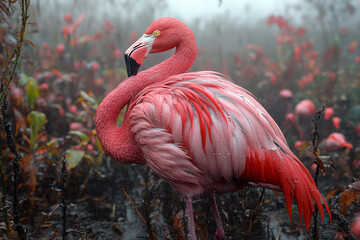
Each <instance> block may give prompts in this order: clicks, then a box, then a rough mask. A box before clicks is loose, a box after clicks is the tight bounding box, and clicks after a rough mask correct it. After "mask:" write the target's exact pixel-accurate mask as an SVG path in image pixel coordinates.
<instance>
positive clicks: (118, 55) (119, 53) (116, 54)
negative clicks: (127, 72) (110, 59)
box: [114, 49, 121, 59]
mask: <svg viewBox="0 0 360 240" xmlns="http://www.w3.org/2000/svg"><path fill="white" fill-rule="evenodd" d="M114 55H115V59H120V58H121V50H120V49H116V50H115V52H114Z"/></svg>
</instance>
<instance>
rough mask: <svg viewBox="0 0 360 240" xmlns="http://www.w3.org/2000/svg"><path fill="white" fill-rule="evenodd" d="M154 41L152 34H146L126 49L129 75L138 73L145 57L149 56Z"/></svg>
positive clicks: (125, 55)
mask: <svg viewBox="0 0 360 240" xmlns="http://www.w3.org/2000/svg"><path fill="white" fill-rule="evenodd" d="M153 42H154V37H153V36H152V35H149V34H144V35H143V36H142V37H141V38H140V39H139V40H137V41H136V42H135V43H134V44H133V45H131V46H130V47H129V48H128V49H127V50H126V51H125V54H124V57H125V64H126V71H127V74H128V77H131V76H133V75H136V74H137V73H138V70H139V68H140V66H141V65H142V64H143V62H144V59H145V58H147V57H148V56H149V52H150V50H151V48H152V43H153Z"/></svg>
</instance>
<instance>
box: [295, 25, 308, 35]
mask: <svg viewBox="0 0 360 240" xmlns="http://www.w3.org/2000/svg"><path fill="white" fill-rule="evenodd" d="M305 33H306V28H304V27H299V28H298V30H296V35H297V36H298V37H302V36H304V35H305Z"/></svg>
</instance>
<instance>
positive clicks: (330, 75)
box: [328, 72, 336, 82]
mask: <svg viewBox="0 0 360 240" xmlns="http://www.w3.org/2000/svg"><path fill="white" fill-rule="evenodd" d="M328 75H329V77H330V79H331V81H333V82H334V81H335V79H336V76H335V73H333V72H328Z"/></svg>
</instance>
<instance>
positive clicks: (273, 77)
mask: <svg viewBox="0 0 360 240" xmlns="http://www.w3.org/2000/svg"><path fill="white" fill-rule="evenodd" d="M276 81H277V78H276V76H275V75H271V76H270V83H271V84H272V85H275V84H276Z"/></svg>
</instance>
